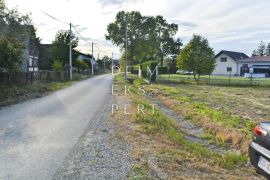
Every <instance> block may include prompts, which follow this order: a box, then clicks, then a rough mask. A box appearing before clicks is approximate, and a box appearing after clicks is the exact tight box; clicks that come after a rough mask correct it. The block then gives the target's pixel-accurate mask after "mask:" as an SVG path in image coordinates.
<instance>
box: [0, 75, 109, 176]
mask: <svg viewBox="0 0 270 180" xmlns="http://www.w3.org/2000/svg"><path fill="white" fill-rule="evenodd" d="M112 80H113V77H112V76H111V75H102V76H97V77H94V78H91V79H88V80H84V81H81V82H78V83H76V84H75V85H73V86H71V87H68V88H66V89H62V90H59V91H57V92H54V93H52V94H50V95H48V96H45V97H43V98H40V99H34V100H29V101H26V102H23V103H20V104H17V105H13V106H10V107H6V108H3V109H2V110H0V179H27V180H28V179H50V178H52V176H53V175H54V173H55V172H56V170H57V169H58V168H59V167H60V166H61V164H62V162H63V160H64V158H65V157H66V156H67V155H68V153H69V151H70V149H71V148H72V147H73V146H74V145H75V144H76V142H77V141H78V139H79V137H80V136H81V135H82V134H83V133H84V131H85V130H86V127H87V126H88V125H90V126H91V122H92V123H94V121H95V116H97V113H98V112H100V109H101V108H102V107H104V105H105V104H106V103H108V102H107V99H108V98H106V97H108V96H109V95H110V92H111V84H112ZM1 129H2V130H1Z"/></svg>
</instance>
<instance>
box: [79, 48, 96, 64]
mask: <svg viewBox="0 0 270 180" xmlns="http://www.w3.org/2000/svg"><path fill="white" fill-rule="evenodd" d="M76 53H78V60H80V61H83V60H87V61H89V62H91V59H93V56H92V55H91V54H84V53H82V52H79V51H76Z"/></svg>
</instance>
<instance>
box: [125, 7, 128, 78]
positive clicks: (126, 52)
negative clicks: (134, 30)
mask: <svg viewBox="0 0 270 180" xmlns="http://www.w3.org/2000/svg"><path fill="white" fill-rule="evenodd" d="M126 13H127V12H126ZM127 20H128V18H127V14H126V31H125V37H126V43H125V46H126V47H125V48H126V50H125V56H126V59H125V71H124V80H127V43H128V40H127V26H128V21H127Z"/></svg>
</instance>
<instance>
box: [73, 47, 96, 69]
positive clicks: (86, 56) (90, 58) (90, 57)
mask: <svg viewBox="0 0 270 180" xmlns="http://www.w3.org/2000/svg"><path fill="white" fill-rule="evenodd" d="M76 53H78V60H79V61H88V62H89V63H90V64H92V65H94V70H99V66H98V63H97V61H96V60H95V58H94V56H93V55H92V54H84V53H82V52H79V51H76Z"/></svg>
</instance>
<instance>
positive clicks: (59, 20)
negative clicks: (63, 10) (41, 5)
mask: <svg viewBox="0 0 270 180" xmlns="http://www.w3.org/2000/svg"><path fill="white" fill-rule="evenodd" d="M41 12H42V13H44V14H45V15H47V16H49V17H50V18H52V19H54V20H55V21H58V22H61V23H63V24H66V25H69V23H67V22H64V21H61V20H59V19H57V18H55V17H53V16H52V15H50V14H48V13H46V12H44V11H41Z"/></svg>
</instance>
